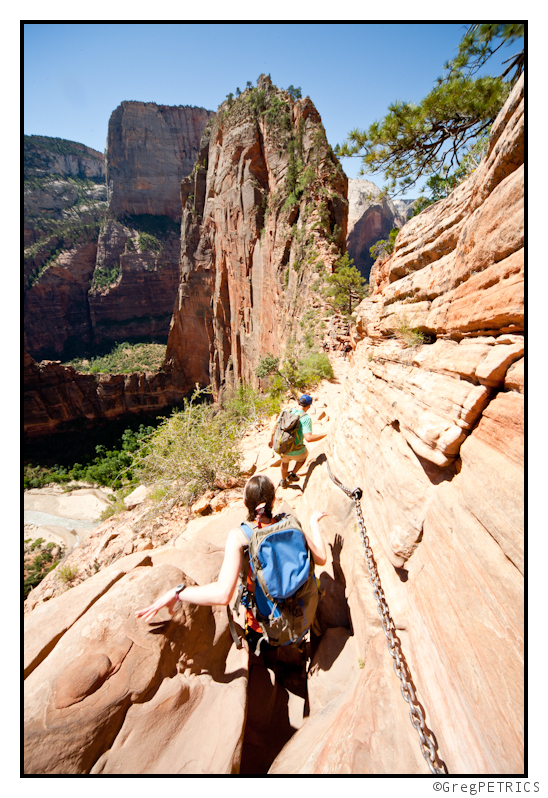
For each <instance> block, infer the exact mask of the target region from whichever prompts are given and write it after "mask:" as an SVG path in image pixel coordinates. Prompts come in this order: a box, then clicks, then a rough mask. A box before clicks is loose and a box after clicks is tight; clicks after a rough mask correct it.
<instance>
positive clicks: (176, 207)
mask: <svg viewBox="0 0 548 798" xmlns="http://www.w3.org/2000/svg"><path fill="white" fill-rule="evenodd" d="M214 116H215V113H214V112H213V111H206V109H205V108H195V107H191V106H186V105H185V106H183V105H177V106H170V105H156V103H143V102H123V103H121V104H120V105H119V106H118V108H116V110H115V111H113V113H112V115H111V117H110V120H109V123H108V137H107V148H106V153H105V157H106V180H107V187H108V200H109V207H110V210H111V212H112V214H113V215H114V216H115V217H117V218H120V217H122V216H124V215H126V214H129V215H132V216H139V215H141V214H153V215H154V216H168V217H169V218H170V219H173V220H174V221H176V222H178V221H180V220H181V198H180V193H179V186H180V184H181V180H182V179H183V177H186V176H187V175H188V174H190V172H191V171H192V169H193V167H194V164H195V163H196V158H197V156H198V148H199V144H200V138H201V136H202V133H203V131H204V128H205V126H206V125H207V123H208V121H209V120H210V119H212V118H213V117H214Z"/></svg>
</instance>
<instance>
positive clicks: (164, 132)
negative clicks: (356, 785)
mask: <svg viewBox="0 0 548 798" xmlns="http://www.w3.org/2000/svg"><path fill="white" fill-rule="evenodd" d="M212 116H214V114H213V112H210V111H206V110H205V109H203V108H188V107H182V106H179V107H173V108H171V107H169V106H157V105H155V104H154V103H137V102H129V103H122V105H121V106H119V108H117V109H116V110H115V111H114V112H113V114H112V116H111V119H110V121H109V129H108V141H107V151H106V159H103V157H102V156H101V155H100V153H95V151H93V150H91V149H90V148H87V147H84V146H83V145H79V144H76V143H74V142H66V141H63V140H62V139H54V140H52V141H53V142H54V144H48V141H47V139H46V138H45V137H36V136H35V137H27V138H28V139H29V141H27V140H26V141H25V230H26V233H25V243H26V245H27V249H26V251H25V299H24V302H25V322H24V329H25V349H26V351H27V352H28V353H29V354H30V355H31V356H32V357H33V358H34V359H35V360H42V359H61V360H70V359H72V358H75V357H83V356H85V357H89V356H92V355H94V354H97V353H100V352H103V351H104V350H105V349H108V348H109V347H111V346H112V345H113V344H114V343H115V342H119V343H121V342H123V341H128V342H130V343H131V342H135V341H156V342H162V343H165V342H166V341H167V337H168V333H169V326H170V322H171V315H172V312H173V304H174V301H175V297H176V294H177V287H178V283H179V251H180V244H179V235H180V227H179V222H180V219H181V199H180V182H181V178H182V177H183V176H184V175H187V174H188V173H189V172H190V171H191V170H192V167H193V165H194V162H195V159H196V154H197V145H198V143H199V140H200V136H201V134H202V132H203V129H204V127H205V125H206V123H207V121H208V119H210V118H211V117H212ZM44 142H45V143H44ZM54 145H55V148H56V150H60V151H61V152H57V151H56V152H51V147H53V146H54ZM48 147H49V149H48ZM73 150H74V152H73ZM80 152H82V154H81V155H80ZM92 156H93V157H92ZM99 167H100V168H99ZM70 169H78V170H79V171H78V172H77V173H74V172H70ZM48 170H49V171H48ZM51 170H58V171H59V174H58V173H57V172H53V171H51ZM105 174H106V179H107V184H106V185H105ZM94 181H100V182H101V184H95V182H94ZM107 187H108V192H107ZM107 194H108V196H107ZM107 200H108V201H107Z"/></svg>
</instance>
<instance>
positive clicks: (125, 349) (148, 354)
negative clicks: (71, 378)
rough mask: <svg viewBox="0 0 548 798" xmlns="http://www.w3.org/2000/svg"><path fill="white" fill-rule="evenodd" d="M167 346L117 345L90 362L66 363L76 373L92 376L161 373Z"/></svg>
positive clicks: (81, 359)
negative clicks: (142, 372)
mask: <svg viewBox="0 0 548 798" xmlns="http://www.w3.org/2000/svg"><path fill="white" fill-rule="evenodd" d="M165 353H166V347H165V344H129V343H127V342H124V343H121V344H119V343H116V344H115V345H114V348H113V349H112V351H111V352H109V353H108V354H106V355H102V356H101V357H94V358H91V359H90V360H88V359H83V358H76V359H75V360H71V361H69V362H67V363H65V364H64V365H65V366H72V367H73V368H74V369H76V371H80V372H82V373H84V374H85V373H87V372H89V373H91V374H99V373H102V374H132V373H134V372H137V371H159V370H160V368H161V367H162V364H163V362H164V357H165Z"/></svg>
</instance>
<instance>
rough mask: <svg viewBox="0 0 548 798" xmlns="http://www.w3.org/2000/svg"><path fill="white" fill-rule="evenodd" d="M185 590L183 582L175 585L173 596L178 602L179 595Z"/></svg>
mask: <svg viewBox="0 0 548 798" xmlns="http://www.w3.org/2000/svg"><path fill="white" fill-rule="evenodd" d="M185 588H186V585H185V584H184V583H183V582H181V584H180V585H177V587H176V588H175V595H176V596H177V598H178V599H179V600H180V594H181V593H182V592H183V590H184V589H185Z"/></svg>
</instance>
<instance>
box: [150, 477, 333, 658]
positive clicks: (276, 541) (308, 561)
mask: <svg viewBox="0 0 548 798" xmlns="http://www.w3.org/2000/svg"><path fill="white" fill-rule="evenodd" d="M275 494H276V489H275V487H274V483H273V482H272V480H271V479H269V478H268V477H267V476H265V475H263V474H259V475H257V476H254V477H251V479H250V480H249V481H248V482H247V484H246V486H245V489H244V504H245V506H246V508H247V511H248V516H247V521H248V522H255V525H254V526H253V527H251V526H250V525H249V523H243V524H241V525H240V527H238V528H235V529H231V530H230V532H229V533H228V538H227V541H226V545H225V556H224V560H223V564H222V566H221V570H220V572H219V577H218V579H217V581H216V582H211V583H209V584H207V585H189V586H188V587H187V586H186V585H185V584H184V583H181V584H179V585H177V586H176V587H173V588H171V589H170V590H168V591H167V593H165V594H164V595H163V596H161V597H160V598H159V599H157V601H155V602H154V604H151V605H150V606H149V607H146V608H145V609H142V610H138V611H137V612H136V613H135V617H136V618H142V619H143V620H145V621H150V620H152V618H153V617H154V616H155V615H156V613H157V612H158V610H160V609H162V608H163V607H167V609H168V610H169V612H170V613H173V612H174V611H175V606H176V604H177V602H178V601H180V600H181V601H188V602H190V603H191V604H200V605H207V606H214V605H225V606H227V607H228V604H229V602H230V600H231V598H232V596H233V595H234V593H235V590H236V585H237V584H238V580H239V579H240V578H241V585H240V590H239V592H238V595H237V598H236V602H237V603H239V602H241V603H242V604H244V606H245V607H246V628H245V635H246V638H247V640H248V643H249V646H250V649H251V650H254V651H255V653H256V654H259V649H260V646H261V642H262V641H263V640H264V641H265V642H266V643H268V644H269V645H270V646H280V645H289V644H292V643H297V644H299V643H300V642H301V641H302V640H303V638H304V637H305V635H306V633H307V632H308V630H309V629H310V627H311V625H312V623H313V621H314V616H315V613H316V608H317V605H318V600H319V591H318V582H317V580H316V577H315V575H314V567H315V565H324V564H325V562H326V560H327V553H326V547H325V543H324V540H323V537H322V534H321V531H320V528H319V521H320V520H321V519H322V518H323V517H324V516H326V515H327V513H326V512H320V511H315V512H314V513H312V515H311V517H310V532H306V531H305V530H304V529H303V528H302V526H301V523H300V521H299V519H298V518H297V517H296V516H294V515H292V514H286V513H279V514H278V515H275V516H273V515H272V508H273V504H274V499H275ZM228 612H229V623H230V628H231V632H232V634H233V637H234V636H235V631H234V630H235V625H234V623H233V621H232V614H231V611H230V608H229V609H228ZM235 642H236V643H237V645H238V646H239V647H241V642H239V641H238V640H237V639H235Z"/></svg>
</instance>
